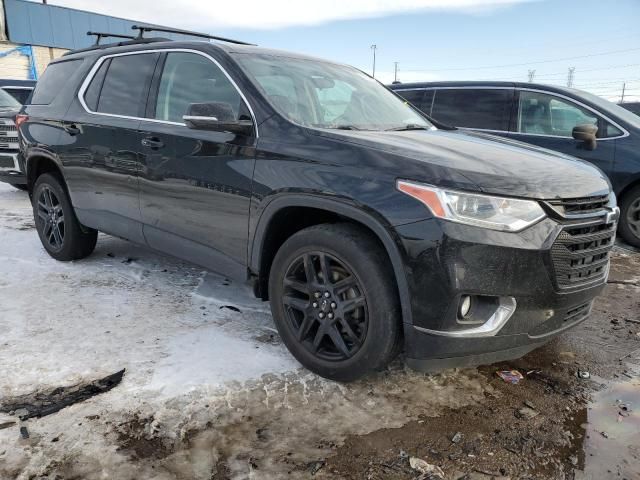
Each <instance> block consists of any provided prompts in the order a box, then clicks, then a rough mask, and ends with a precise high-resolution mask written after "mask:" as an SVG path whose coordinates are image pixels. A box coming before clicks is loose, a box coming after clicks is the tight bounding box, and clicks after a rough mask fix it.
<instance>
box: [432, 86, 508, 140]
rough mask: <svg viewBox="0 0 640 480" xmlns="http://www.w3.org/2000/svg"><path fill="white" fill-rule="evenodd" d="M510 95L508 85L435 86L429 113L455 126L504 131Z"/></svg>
mask: <svg viewBox="0 0 640 480" xmlns="http://www.w3.org/2000/svg"><path fill="white" fill-rule="evenodd" d="M512 98H513V90H511V89H494V90H492V89H472V88H464V89H438V90H436V91H435V98H434V99H433V108H432V110H431V115H432V116H433V118H434V119H436V120H439V121H441V122H443V123H446V124H449V125H453V126H455V127H463V128H479V129H483V130H500V131H507V130H508V129H509V114H510V110H511V104H512Z"/></svg>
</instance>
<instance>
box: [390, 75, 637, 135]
mask: <svg viewBox="0 0 640 480" xmlns="http://www.w3.org/2000/svg"><path fill="white" fill-rule="evenodd" d="M463 89H473V90H519V91H527V92H537V93H544V94H546V95H551V96H553V97H559V98H563V99H565V100H568V101H569V102H572V103H575V104H577V105H580V106H581V107H582V108H586V109H587V110H589V111H591V112H593V113H595V114H596V115H597V116H598V117H601V118H603V119H604V120H606V121H607V122H609V123H610V124H612V125H613V126H614V127H616V128H617V129H618V130H620V131H621V132H622V135H618V136H617V137H607V138H598V139H597V140H598V142H605V141H607V140H616V139H618V138H625V137H628V136H629V132H628V131H627V129H625V128H623V127H622V126H620V124H618V123H616V122H615V121H613V120H611V118H609V117H607V116H606V115H605V114H604V113H602V112H600V111H599V110H596V109H595V108H593V107H590V106H589V105H585V104H584V103H582V102H580V101H579V100H576V99H574V98H571V97H568V96H566V95H562V94H561V93H555V92H550V91H548V90H541V89H539V88H527V87H505V86H499V87H490V86H487V85H482V86H479V87H474V86H470V85H465V86H460V87H417V88H397V89H394V91H396V92H408V91H415V90H463ZM432 108H433V105H432ZM519 108H520V106H519V105H518V109H519ZM460 128H462V127H460ZM464 128H466V129H467V130H483V131H491V132H500V133H515V134H516V135H532V136H534V137H547V138H573V137H566V136H559V135H546V134H543V133H523V132H509V131H507V130H485V129H482V128H469V127H464Z"/></svg>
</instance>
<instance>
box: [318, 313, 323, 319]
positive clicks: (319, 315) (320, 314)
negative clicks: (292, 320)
mask: <svg viewBox="0 0 640 480" xmlns="http://www.w3.org/2000/svg"><path fill="white" fill-rule="evenodd" d="M318 317H320V320H322V319H323V318H324V313H322V312H320V313H319V314H318Z"/></svg>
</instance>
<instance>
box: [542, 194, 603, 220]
mask: <svg viewBox="0 0 640 480" xmlns="http://www.w3.org/2000/svg"><path fill="white" fill-rule="evenodd" d="M548 203H549V205H551V206H552V207H553V208H554V209H555V210H556V211H557V212H558V213H560V214H561V215H576V214H584V213H595V212H599V211H602V209H604V208H605V207H606V206H607V204H608V203H609V197H608V196H607V195H600V196H596V197H583V198H567V199H563V200H549V202H548Z"/></svg>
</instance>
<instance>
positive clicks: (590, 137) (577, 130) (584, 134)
mask: <svg viewBox="0 0 640 480" xmlns="http://www.w3.org/2000/svg"><path fill="white" fill-rule="evenodd" d="M596 133H598V127H596V126H595V125H591V124H589V123H585V124H583V125H576V126H575V127H573V131H572V132H571V136H572V137H573V138H575V139H576V140H581V141H583V142H584V145H585V147H586V148H587V150H595V148H596V145H597V142H596Z"/></svg>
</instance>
